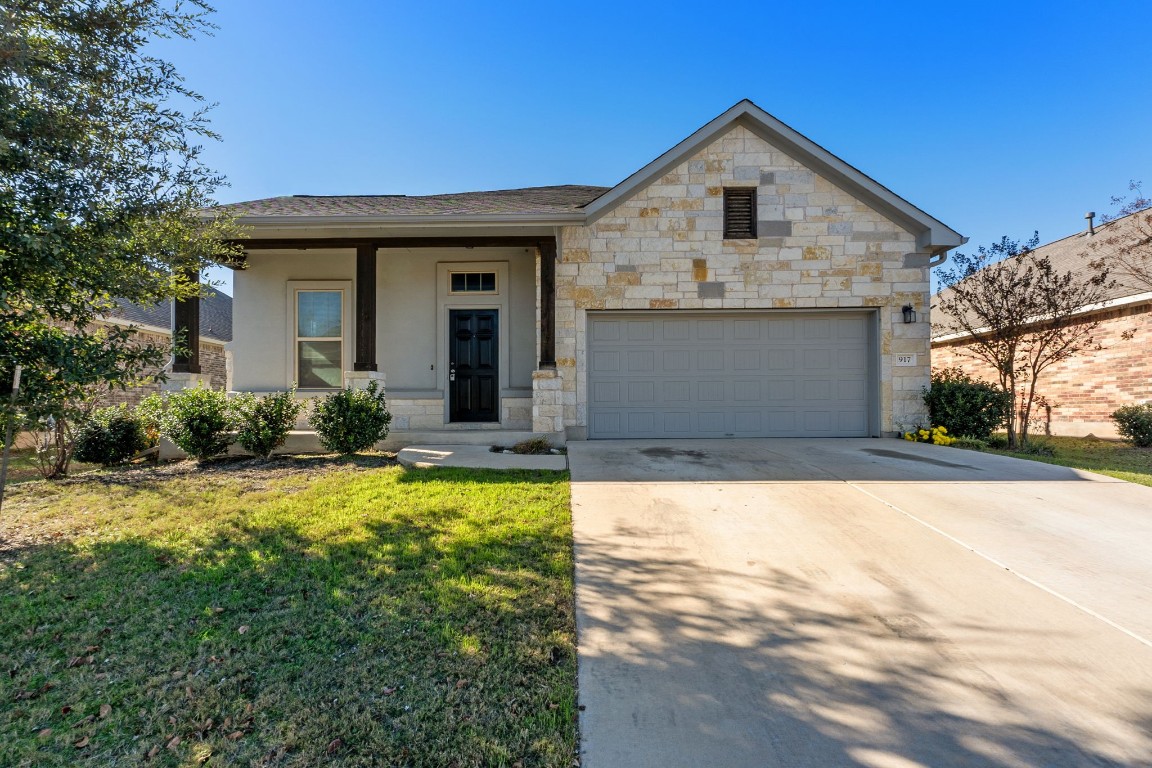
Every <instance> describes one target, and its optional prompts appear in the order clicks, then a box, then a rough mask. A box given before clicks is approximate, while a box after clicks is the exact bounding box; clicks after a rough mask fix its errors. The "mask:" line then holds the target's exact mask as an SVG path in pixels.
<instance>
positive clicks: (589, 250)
mask: <svg viewBox="0 0 1152 768" xmlns="http://www.w3.org/2000/svg"><path fill="white" fill-rule="evenodd" d="M725 186H754V187H757V189H758V193H757V205H758V217H757V218H758V220H759V221H760V222H762V225H761V228H760V234H761V235H762V236H761V237H760V238H759V239H752V240H724V239H723V188H724V187H725ZM763 222H768V225H767V226H765V225H764V224H763ZM915 250H916V248H915V237H914V236H913V235H912V234H911V233H909V232H907V231H906V230H904V229H902V228H901V227H900V226H898V225H897V224H895V223H894V222H892V221H890V220H889V219H888V218H886V217H885V216H883V215H882V214H880V213H878V212H877V211H875V210H873V209H871V208H869V207H868V206H867V205H865V204H863V203H862V202H860V201H859V200H857V199H855V198H853V197H852V196H851V195H849V194H847V193H846V192H844V191H843V190H841V189H839V188H837V187H835V186H834V185H833V184H832V183H830V182H829V181H827V180H826V179H824V178H822V177H821V176H819V175H818V174H816V173H814V172H812V171H810V170H808V169H806V168H804V167H803V166H801V165H800V164H799V163H798V162H796V161H795V160H793V159H792V158H791V157H789V156H788V155H786V154H785V153H783V152H781V151H779V150H778V149H776V148H775V147H772V146H770V145H769V144H767V143H766V142H765V141H763V140H762V139H760V138H759V137H757V136H756V135H754V134H753V133H751V132H750V131H748V130H747V129H745V128H744V127H742V126H736V127H734V128H733V129H732V130H731V131H729V132H728V133H727V134H725V135H724V136H722V137H720V138H718V139H717V140H716V141H714V142H713V143H712V144H711V145H709V146H708V147H707V148H706V149H704V150H702V151H700V152H698V153H697V154H696V155H694V156H693V157H691V158H689V159H688V160H686V161H685V162H683V163H681V164H680V165H679V166H677V167H676V168H674V169H673V170H672V171H670V172H669V173H668V174H666V175H665V176H664V177H663V178H661V179H659V180H657V181H656V182H655V183H653V184H651V185H649V186H648V187H646V188H645V189H642V190H641V191H639V192H638V193H637V194H636V195H634V196H633V197H632V198H630V199H629V200H627V201H625V202H623V203H621V204H620V205H618V206H617V207H616V208H614V209H613V210H611V211H610V212H609V213H608V215H605V216H603V217H602V218H600V219H599V220H597V221H596V222H594V223H593V224H591V225H590V226H587V227H565V228H564V229H563V231H562V240H561V253H560V263H559V264H558V265H557V307H556V323H557V344H556V355H557V367H558V371H559V378H560V379H561V381H560V385H559V386H560V390H561V398H560V399H561V403H562V413H563V416H562V420H563V422H562V423H563V426H564V427H565V428H568V429H569V430H570V431H572V432H573V434H575V435H579V433H580V431H581V430H582V429H583V428H584V427H586V425H587V399H588V398H587V386H586V379H587V373H586V367H585V357H584V355H585V351H586V339H585V328H586V323H587V317H586V313H587V311H588V310H596V309H624V310H635V309H639V310H648V309H654V310H672V309H678V310H693V309H739V310H745V309H781V310H794V309H809V308H811V309H816V308H820V309H827V308H855V309H859V308H867V307H876V308H877V309H878V316H879V348H880V349H879V352H880V364H879V374H880V386H879V390H880V391H879V395H880V429H881V430H882V431H883V432H885V433H892V432H895V431H896V430H898V429H900V428H901V427H904V426H911V425H913V424H916V423H919V422H921V421H922V420H923V418H924V417H925V411H924V405H923V402H922V401H921V398H920V390H921V388H922V387H923V386H925V385H927V383H928V381H929V342H928V337H929V325H928V322H927V312H926V311H925V307H926V306H927V300H928V290H929V278H928V269H927V266H926V264H927V258H928V257H927V254H914V253H913V252H914V251H915ZM909 254H911V255H909ZM718 294H719V295H718ZM706 296H716V297H714V298H704V297H706ZM907 303H911V304H913V305H914V306H915V307H916V309H917V310H919V311H920V313H921V318H920V322H918V323H914V324H907V325H906V324H904V323H903V322H902V315H901V307H902V306H903V305H904V304H907ZM904 354H914V355H916V363H915V364H914V365H901V366H896V365H895V362H896V360H895V358H896V356H897V355H904ZM542 426H544V420H540V423H538V424H537V425H536V428H537V429H541V428H542Z"/></svg>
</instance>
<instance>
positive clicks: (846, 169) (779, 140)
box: [584, 99, 967, 253]
mask: <svg viewBox="0 0 1152 768" xmlns="http://www.w3.org/2000/svg"><path fill="white" fill-rule="evenodd" d="M735 125H742V126H744V127H745V128H747V129H748V130H750V131H752V132H753V133H754V134H756V135H757V136H759V137H760V138H762V139H764V141H766V142H768V143H769V144H771V145H773V146H775V147H777V148H778V149H780V150H781V151H782V152H784V153H785V154H788V155H789V156H791V157H792V158H794V159H795V160H796V161H797V162H799V163H801V164H802V165H804V166H805V167H807V168H810V169H811V170H813V171H815V172H816V173H819V174H820V175H821V176H824V177H825V178H827V179H828V180H829V181H831V182H832V183H834V184H836V185H837V186H839V187H841V188H843V189H844V190H845V191H847V192H849V193H851V194H853V195H854V196H856V197H858V198H859V199H861V200H862V201H863V202H866V203H868V204H869V205H871V206H873V207H875V208H876V209H877V210H878V211H880V212H881V213H884V214H885V215H887V216H890V217H891V218H892V219H893V221H895V222H896V223H898V224H900V225H901V226H904V227H905V228H906V229H908V231H909V232H912V233H913V234H915V235H916V241H917V248H918V249H920V250H923V251H929V252H933V253H936V252H941V251H946V250H948V249H950V248H955V247H956V246H958V245H963V244H964V243H965V242H967V240H966V238H965V237H964V236H963V235H961V234H960V233H958V232H956V231H955V230H953V229H952V228H951V227H949V226H947V225H946V224H944V223H943V222H941V221H939V220H938V219H935V218H933V217H932V216H930V215H928V214H927V213H925V212H924V211H922V210H920V209H919V208H917V207H916V206H914V205H912V204H911V203H909V202H908V201H907V200H905V199H904V198H902V197H900V196H899V195H897V194H896V193H894V192H892V191H891V190H890V189H888V188H887V187H885V186H883V185H881V184H879V183H878V182H876V181H875V180H874V179H872V178H870V177H868V176H866V175H865V174H864V173H862V172H861V171H859V170H857V169H856V168H854V167H853V166H851V165H849V164H848V163H846V162H844V161H843V160H841V159H840V158H838V157H836V156H835V155H833V154H832V153H831V152H829V151H828V150H826V149H824V148H823V147H821V146H820V145H819V144H817V143H815V142H814V141H812V140H811V139H809V138H807V137H805V136H804V135H802V134H801V133H799V132H798V131H796V130H794V129H792V128H790V127H788V126H787V125H785V124H784V123H782V122H780V121H779V120H777V119H776V118H775V117H772V115H770V114H768V113H767V112H765V111H764V110H762V109H760V107H758V106H756V105H755V104H753V103H752V102H751V101H748V100H747V99H745V100H744V101H741V102H740V103H739V104H737V105H735V106H734V107H732V108H731V109H729V110H728V111H727V112H725V113H724V114H722V115H720V116H719V117H717V118H716V119H714V120H712V121H711V122H709V123H708V124H707V125H705V126H704V127H702V128H701V129H700V130H698V131H696V132H695V133H693V134H692V135H691V136H689V137H688V138H686V139H685V140H684V141H682V142H680V143H679V144H677V145H676V146H674V147H673V148H672V149H670V150H668V151H667V152H665V153H664V154H662V155H660V157H658V158H656V159H655V160H653V161H652V162H651V163H649V164H648V165H646V166H644V167H643V168H641V169H640V170H638V171H636V173H634V174H632V175H631V176H629V177H628V178H627V179H625V180H624V181H622V182H620V183H619V184H617V185H616V186H615V187H613V188H612V189H610V190H609V191H607V192H605V193H604V194H603V195H601V196H600V197H598V198H596V199H595V200H594V201H592V202H591V203H590V204H588V205H587V206H586V207H585V208H584V211H585V212H586V213H587V215H588V222H587V223H589V224H591V223H592V222H594V221H596V220H597V219H598V218H600V217H601V216H603V215H605V214H606V213H608V211H610V210H611V209H612V208H614V207H615V206H616V205H617V204H618V203H620V202H622V201H623V200H625V199H627V198H629V197H631V196H632V195H633V194H634V193H635V192H636V191H638V190H639V189H641V188H643V187H645V186H647V185H648V184H650V183H652V182H653V181H655V180H656V179H658V178H660V177H661V176H663V175H665V174H666V173H668V172H669V171H670V170H671V169H672V168H675V167H676V166H677V165H679V164H681V163H682V162H684V161H685V160H687V159H688V158H690V157H692V156H693V155H694V154H696V153H697V152H698V151H700V150H701V149H702V148H704V147H705V146H707V145H708V144H710V143H712V142H713V141H714V140H716V139H717V138H718V137H719V136H721V135H722V134H724V133H726V132H727V131H729V130H731V128H732V127H733V126H735Z"/></svg>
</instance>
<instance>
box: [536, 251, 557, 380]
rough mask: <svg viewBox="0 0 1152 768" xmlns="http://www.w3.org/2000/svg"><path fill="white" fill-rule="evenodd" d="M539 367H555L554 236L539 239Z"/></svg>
mask: <svg viewBox="0 0 1152 768" xmlns="http://www.w3.org/2000/svg"><path fill="white" fill-rule="evenodd" d="M536 247H537V248H538V249H539V250H540V319H539V323H540V366H539V367H540V368H555V367H556V238H554V237H550V238H548V239H546V240H541V241H540V242H539V243H538V244H537V246H536Z"/></svg>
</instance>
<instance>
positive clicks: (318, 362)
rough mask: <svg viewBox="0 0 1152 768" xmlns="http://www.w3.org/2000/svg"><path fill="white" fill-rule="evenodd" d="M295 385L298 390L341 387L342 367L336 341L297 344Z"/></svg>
mask: <svg viewBox="0 0 1152 768" xmlns="http://www.w3.org/2000/svg"><path fill="white" fill-rule="evenodd" d="M296 360H297V362H298V371H297V374H298V375H297V377H296V378H297V384H296V386H298V387H300V389H324V388H327V387H340V386H343V383H344V382H343V374H344V366H343V364H342V363H341V360H340V342H338V341H300V342H297V355H296Z"/></svg>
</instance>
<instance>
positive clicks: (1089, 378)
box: [932, 211, 1152, 438]
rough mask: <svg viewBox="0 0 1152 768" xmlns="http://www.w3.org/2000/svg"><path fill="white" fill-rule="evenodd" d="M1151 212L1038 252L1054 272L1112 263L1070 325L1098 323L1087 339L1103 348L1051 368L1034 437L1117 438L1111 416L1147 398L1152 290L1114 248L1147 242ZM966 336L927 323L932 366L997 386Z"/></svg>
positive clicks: (940, 322)
mask: <svg viewBox="0 0 1152 768" xmlns="http://www.w3.org/2000/svg"><path fill="white" fill-rule="evenodd" d="M1150 232H1152V212H1150V211H1142V212H1138V213H1134V214H1131V215H1128V216H1124V217H1121V218H1117V219H1115V220H1113V221H1110V222H1107V223H1105V224H1102V225H1093V224H1091V223H1090V224H1089V227H1088V229H1087V230H1085V231H1083V232H1078V233H1076V234H1074V235H1070V236H1068V237H1065V238H1063V239H1061V240H1056V241H1055V242H1052V243H1048V244H1046V245H1042V246H1040V247H1038V248H1037V249H1036V250H1035V251H1034V253H1036V254H1037V255H1040V256H1045V257H1047V258H1048V259H1050V260H1051V263H1052V266H1053V268H1054V269H1055V270H1056V272H1057V273H1068V272H1071V273H1074V274H1079V273H1083V274H1084V275H1085V279H1088V277H1089V276H1091V275H1093V274H1095V270H1092V269H1091V268H1090V266H1089V264H1090V263H1091V262H1093V261H1097V260H1103V261H1104V262H1105V263H1106V264H1110V265H1111V266H1110V269H1111V271H1110V273H1109V279H1110V282H1111V287H1110V288H1109V289H1108V290H1107V292H1106V294H1105V296H1104V300H1103V301H1102V302H1100V303H1099V304H1096V305H1093V306H1088V307H1081V308H1080V310H1079V311H1077V312H1076V313H1075V314H1074V315H1073V316H1072V318H1071V319H1070V322H1072V323H1078V324H1088V323H1099V326H1098V327H1097V329H1096V331H1095V332H1094V334H1093V338H1094V339H1095V340H1096V342H1097V343H1099V344H1100V345H1101V346H1102V347H1103V348H1102V349H1100V350H1098V351H1093V352H1085V353H1083V354H1080V355H1078V356H1076V357H1072V358H1069V359H1068V360H1065V361H1063V362H1060V363H1056V364H1054V365H1052V366H1051V367H1050V368H1048V369H1047V371H1046V372H1045V373H1044V374H1043V375H1042V378H1041V379H1040V382H1039V386H1038V387H1037V392H1038V393H1039V395H1040V396H1041V397H1042V398H1043V402H1041V403H1040V407H1039V408H1038V409H1037V413H1036V415H1035V417H1034V418H1035V419H1037V421H1038V422H1039V423H1038V424H1037V425H1036V427H1038V428H1037V429H1035V430H1034V432H1041V433H1044V432H1046V433H1048V434H1053V435H1064V436H1072V437H1082V436H1085V435H1089V434H1091V435H1095V436H1096V437H1109V438H1112V437H1119V434H1118V433H1117V432H1116V425H1115V424H1114V423H1113V422H1112V419H1111V415H1112V413H1113V412H1114V411H1115V410H1116V409H1117V408H1119V407H1120V406H1122V405H1132V404H1136V403H1146V402H1150V401H1152V352H1149V347H1148V345H1149V341H1150V340H1152V286H1149V285H1147V284H1146V283H1145V282H1143V281H1142V280H1140V279H1139V278H1137V277H1135V276H1134V275H1132V274H1130V273H1128V272H1126V271H1125V270H1124V269H1123V267H1122V266H1121V265H1120V264H1118V263H1117V260H1116V250H1117V248H1119V247H1123V245H1124V244H1128V243H1134V242H1136V241H1138V240H1141V239H1147V238H1148V236H1149V233H1150ZM970 344H971V337H970V336H969V335H968V334H964V333H955V332H954V330H953V329H952V328H950V327H949V326H948V324H947V323H946V322H945V319H944V318H940V317H937V318H934V319H933V325H932V365H933V366H934V367H935V368H938V369H939V368H948V367H958V368H961V369H963V370H964V371H966V372H967V373H969V374H970V375H972V376H975V377H977V378H982V379H985V380H987V381H996V373H995V371H994V370H993V369H992V368H991V367H990V366H988V365H987V364H986V363H984V362H983V361H980V360H977V359H974V358H973V357H972V356H971V354H970V353H969V352H967V348H968V346H969V345H970Z"/></svg>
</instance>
